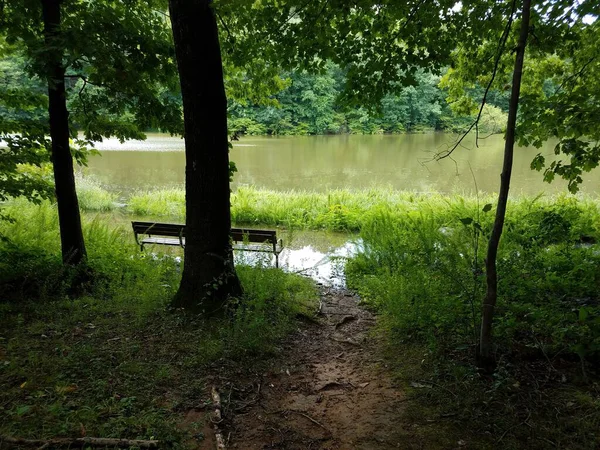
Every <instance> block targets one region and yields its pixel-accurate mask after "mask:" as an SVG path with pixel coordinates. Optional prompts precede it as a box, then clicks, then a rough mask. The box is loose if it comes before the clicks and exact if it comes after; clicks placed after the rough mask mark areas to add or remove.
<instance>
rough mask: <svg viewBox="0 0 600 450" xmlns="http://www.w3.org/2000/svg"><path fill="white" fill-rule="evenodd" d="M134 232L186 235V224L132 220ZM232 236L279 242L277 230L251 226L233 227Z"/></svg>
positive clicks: (261, 241) (243, 239)
mask: <svg viewBox="0 0 600 450" xmlns="http://www.w3.org/2000/svg"><path fill="white" fill-rule="evenodd" d="M131 226H132V227H133V232H134V233H135V234H136V235H137V234H148V235H151V236H169V237H179V236H183V237H185V225H183V224H179V223H156V222H131ZM231 238H232V239H233V240H234V241H236V242H243V241H248V242H255V243H264V242H269V243H271V244H276V243H277V232H276V231H275V230H253V229H249V228H232V229H231Z"/></svg>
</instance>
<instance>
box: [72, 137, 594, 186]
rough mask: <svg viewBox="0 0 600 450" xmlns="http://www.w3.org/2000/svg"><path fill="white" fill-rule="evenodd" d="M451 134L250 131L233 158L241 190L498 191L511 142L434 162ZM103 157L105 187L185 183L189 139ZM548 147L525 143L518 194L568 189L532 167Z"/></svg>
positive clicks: (95, 168)
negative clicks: (254, 133)
mask: <svg viewBox="0 0 600 450" xmlns="http://www.w3.org/2000/svg"><path fill="white" fill-rule="evenodd" d="M454 139H455V136H453V135H450V134H444V133H429V134H410V135H384V136H347V135H344V136H306V137H247V138H243V139H242V140H240V141H237V142H235V143H234V148H233V149H232V151H231V159H232V160H233V161H235V163H236V165H237V167H238V173H237V174H236V175H235V180H234V188H235V187H236V186H241V185H254V186H256V187H264V188H268V189H276V190H289V189H306V190H318V191H326V190H328V189H333V188H370V187H393V188H395V189H401V190H412V191H420V192H436V191H437V192H442V193H465V194H468V193H474V192H475V183H474V180H473V175H472V174H471V169H472V171H473V174H474V176H475V180H476V182H477V186H478V187H479V190H480V191H484V192H496V191H497V189H498V185H499V181H500V167H501V164H502V152H503V145H504V141H503V138H502V136H501V135H495V136H491V137H489V138H487V139H484V140H480V142H479V148H476V147H475V145H474V142H473V141H472V140H471V141H470V142H467V143H466V144H465V145H464V146H463V147H461V148H458V149H457V150H456V151H455V152H454V154H453V158H454V161H452V160H450V159H445V160H443V161H439V162H436V161H432V158H433V156H434V155H435V154H436V153H438V152H440V151H442V150H443V149H445V148H448V146H451V145H452V143H453V142H454ZM97 148H98V149H99V150H100V151H101V152H102V156H98V157H92V158H91V159H90V161H89V167H88V168H86V169H84V176H88V175H89V176H93V177H94V178H95V179H97V180H98V181H100V183H102V184H103V185H104V186H105V187H106V188H108V189H110V190H113V191H118V192H121V193H123V194H124V195H127V193H129V192H131V191H133V190H137V189H143V190H147V189H153V188H163V187H183V182H184V165H185V162H184V154H183V140H182V139H180V138H177V137H170V136H168V135H161V134H151V135H149V136H148V139H147V140H146V141H130V142H126V143H125V144H120V143H119V142H118V141H117V140H106V141H104V142H102V143H99V144H98V145H97ZM538 152H541V153H542V154H544V155H545V156H547V159H548V160H552V159H553V151H552V145H551V144H549V145H547V146H546V147H545V148H542V149H541V150H537V149H529V148H519V149H517V150H516V154H515V165H514V169H513V184H512V193H513V194H538V193H540V192H547V193H554V192H561V191H562V192H564V191H566V184H565V183H564V182H562V181H556V182H554V183H552V184H547V183H544V182H543V181H542V174H541V173H539V172H535V171H532V170H530V168H529V164H530V162H531V160H532V159H533V157H534V156H535V155H536V154H537V153H538ZM584 179H585V182H584V188H583V191H584V192H588V193H596V192H599V191H600V172H598V171H595V172H592V173H591V174H584Z"/></svg>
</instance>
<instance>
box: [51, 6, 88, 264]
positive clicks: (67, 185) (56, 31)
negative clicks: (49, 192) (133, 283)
mask: <svg viewBox="0 0 600 450" xmlns="http://www.w3.org/2000/svg"><path fill="white" fill-rule="evenodd" d="M60 4H61V0H42V16H43V21H44V37H45V44H46V61H45V63H46V64H47V73H48V99H49V104H48V114H49V117H50V139H51V141H52V166H53V168H54V186H55V190H56V202H57V204H58V220H59V225H60V243H61V248H62V259H63V263H65V264H72V265H76V264H79V263H80V262H81V261H82V260H83V259H84V258H85V257H86V250H85V244H84V241H83V232H82V230H81V216H80V214H79V202H78V201H77V192H76V190H75V175H74V173H73V156H72V155H71V149H70V148H69V113H68V111H67V96H66V92H65V68H64V66H63V61H62V58H63V54H62V50H61V48H62V46H61V44H60V21H61V19H60Z"/></svg>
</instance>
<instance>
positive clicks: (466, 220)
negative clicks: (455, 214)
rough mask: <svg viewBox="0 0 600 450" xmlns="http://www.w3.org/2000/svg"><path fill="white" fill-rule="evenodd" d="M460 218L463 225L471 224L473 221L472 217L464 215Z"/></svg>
mask: <svg viewBox="0 0 600 450" xmlns="http://www.w3.org/2000/svg"><path fill="white" fill-rule="evenodd" d="M458 220H460V221H461V222H462V223H463V225H471V224H472V223H473V219H472V218H471V217H463V218H462V219H458Z"/></svg>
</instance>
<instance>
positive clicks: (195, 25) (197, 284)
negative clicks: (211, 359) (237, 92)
mask: <svg viewBox="0 0 600 450" xmlns="http://www.w3.org/2000/svg"><path fill="white" fill-rule="evenodd" d="M169 10H170V16H171V25H172V27H173V38H174V41H175V54H176V57H177V65H178V68H179V78H180V83H181V94H182V97H183V113H184V114H183V115H184V129H185V160H186V168H185V183H186V184H185V192H186V195H185V204H186V237H185V251H184V266H183V274H182V279H181V284H180V286H179V291H178V292H177V295H176V296H175V298H174V300H173V305H174V306H176V307H183V308H185V309H187V310H191V311H194V312H201V313H203V314H206V315H212V314H215V313H219V312H220V311H223V306H224V305H225V302H226V301H227V299H228V298H229V297H232V296H233V297H237V296H240V295H241V293H242V288H241V285H240V282H239V279H238V277H237V275H236V272H235V268H234V265H233V252H232V249H231V242H230V238H229V235H230V229H231V212H230V198H229V196H230V187H229V146H228V139H227V99H226V97H225V87H224V84H223V66H222V61H221V49H220V45H219V36H218V30H217V22H216V18H215V13H214V11H213V10H212V7H211V1H210V0H170V1H169Z"/></svg>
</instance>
